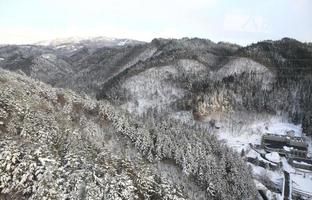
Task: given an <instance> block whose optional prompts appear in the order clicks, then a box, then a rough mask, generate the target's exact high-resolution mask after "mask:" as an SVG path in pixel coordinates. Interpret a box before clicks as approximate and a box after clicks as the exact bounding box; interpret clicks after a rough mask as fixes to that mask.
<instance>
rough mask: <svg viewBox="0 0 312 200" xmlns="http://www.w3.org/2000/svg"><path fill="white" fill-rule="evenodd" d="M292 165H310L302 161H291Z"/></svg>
mask: <svg viewBox="0 0 312 200" xmlns="http://www.w3.org/2000/svg"><path fill="white" fill-rule="evenodd" d="M293 162H294V163H296V164H300V165H307V166H310V165H311V164H309V163H306V162H303V161H300V162H298V161H295V160H294V161H293Z"/></svg>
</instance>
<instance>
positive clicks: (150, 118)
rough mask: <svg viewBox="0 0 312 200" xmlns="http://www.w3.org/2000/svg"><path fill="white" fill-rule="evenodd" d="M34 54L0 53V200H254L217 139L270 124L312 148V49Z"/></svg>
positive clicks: (102, 43)
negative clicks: (283, 125)
mask: <svg viewBox="0 0 312 200" xmlns="http://www.w3.org/2000/svg"><path fill="white" fill-rule="evenodd" d="M42 44H43V43H38V44H36V45H7V46H2V47H0V68H2V69H1V70H0V73H1V74H0V87H1V90H0V105H1V107H0V137H1V143H0V150H1V151H0V161H1V162H0V163H3V164H1V166H0V173H1V174H4V175H3V177H4V178H1V179H0V198H2V197H3V198H6V199H16V198H18V199H43V198H54V199H66V198H67V199H181V200H182V199H194V200H195V199H220V200H221V199H222V200H223V199H250V200H251V199H257V198H258V194H257V191H256V189H255V185H254V183H253V180H252V176H251V171H250V169H249V168H248V167H247V165H246V163H245V162H244V161H243V160H241V159H240V157H239V154H238V152H235V151H234V150H232V149H231V148H229V147H228V146H227V145H226V144H225V143H224V142H223V141H220V140H219V139H218V134H220V133H223V132H224V133H225V132H229V131H230V132H231V133H232V134H234V135H239V134H240V133H241V132H242V129H243V128H245V127H248V125H249V124H251V122H253V120H254V121H256V120H259V119H264V118H265V119H271V118H273V117H275V118H281V119H283V120H286V121H289V122H292V123H294V124H301V125H302V128H303V132H304V133H305V134H306V135H308V136H312V46H311V44H307V43H301V42H299V41H296V40H294V39H289V38H284V39H282V40H279V41H262V42H258V43H256V44H252V45H249V46H247V47H241V46H238V45H235V44H230V43H224V42H219V43H214V42H212V41H210V40H206V39H198V38H192V39H189V38H183V39H179V40H177V39H154V40H153V41H151V42H150V43H144V42H139V41H133V40H112V39H107V38H96V39H94V40H91V39H88V40H81V41H78V42H77V41H69V42H68V41H67V42H64V41H61V42H60V41H57V42H53V43H48V44H45V45H42ZM9 71H10V72H9ZM233 132H234V133H233ZM30 166H31V167H30ZM19 177H21V178H19Z"/></svg>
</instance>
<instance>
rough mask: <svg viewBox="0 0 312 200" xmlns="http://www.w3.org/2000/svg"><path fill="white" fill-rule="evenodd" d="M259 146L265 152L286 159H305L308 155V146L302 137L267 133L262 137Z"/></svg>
mask: <svg viewBox="0 0 312 200" xmlns="http://www.w3.org/2000/svg"><path fill="white" fill-rule="evenodd" d="M261 145H262V147H263V148H264V149H265V150H266V151H267V152H278V153H279V154H281V155H285V156H287V157H294V158H296V157H299V158H306V157H307V154H308V144H307V143H306V142H305V141H304V140H303V138H302V137H295V136H290V135H278V134H271V133H267V134H265V135H263V136H262V140H261Z"/></svg>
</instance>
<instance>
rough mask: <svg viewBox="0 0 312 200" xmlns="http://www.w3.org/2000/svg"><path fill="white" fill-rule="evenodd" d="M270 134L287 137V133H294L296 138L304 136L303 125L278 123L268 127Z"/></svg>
mask: <svg viewBox="0 0 312 200" xmlns="http://www.w3.org/2000/svg"><path fill="white" fill-rule="evenodd" d="M267 128H268V129H267V132H268V133H273V134H279V135H286V134H287V132H293V134H294V136H298V137H301V136H302V128H301V125H294V124H291V123H276V124H272V125H270V126H268V127H267Z"/></svg>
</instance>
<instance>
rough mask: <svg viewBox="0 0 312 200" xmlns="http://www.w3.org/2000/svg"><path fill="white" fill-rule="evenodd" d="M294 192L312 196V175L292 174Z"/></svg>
mask: <svg viewBox="0 0 312 200" xmlns="http://www.w3.org/2000/svg"><path fill="white" fill-rule="evenodd" d="M291 179H292V187H293V190H297V191H300V192H304V193H308V194H310V195H312V174H309V173H305V174H304V173H303V174H300V173H291Z"/></svg>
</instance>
